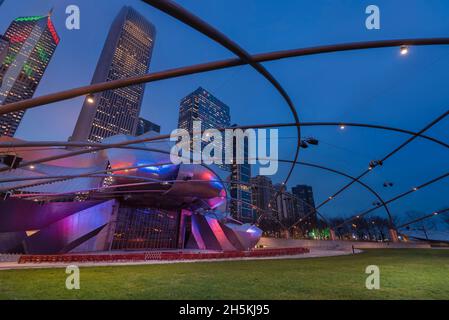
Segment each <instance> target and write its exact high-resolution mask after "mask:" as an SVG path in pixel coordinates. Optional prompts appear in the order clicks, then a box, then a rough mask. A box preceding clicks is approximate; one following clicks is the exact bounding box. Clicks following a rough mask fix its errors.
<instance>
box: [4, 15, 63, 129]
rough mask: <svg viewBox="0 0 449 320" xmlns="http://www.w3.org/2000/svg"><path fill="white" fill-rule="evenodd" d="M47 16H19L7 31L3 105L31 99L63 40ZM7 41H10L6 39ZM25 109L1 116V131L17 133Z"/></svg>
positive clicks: (5, 37)
mask: <svg viewBox="0 0 449 320" xmlns="http://www.w3.org/2000/svg"><path fill="white" fill-rule="evenodd" d="M50 17H51V11H50V12H49V14H48V15H45V16H32V17H20V18H17V19H15V20H14V21H13V22H12V23H11V24H10V26H9V27H8V29H7V30H6V32H5V35H4V38H3V39H2V40H0V42H3V44H2V45H0V46H2V47H3V50H0V56H3V59H2V60H0V108H1V106H2V105H5V104H8V103H13V102H17V101H21V100H26V99H30V98H32V97H33V95H34V92H35V91H36V89H37V86H38V85H39V82H40V81H41V79H42V77H43V75H44V72H45V70H46V68H47V66H48V64H49V62H50V60H51V58H52V56H53V54H54V52H55V50H56V47H57V46H58V44H59V36H58V34H57V33H56V30H55V27H54V25H53V23H52V21H51V18H50ZM6 41H7V43H6ZM24 113H25V111H18V112H11V113H8V114H4V115H1V116H0V135H6V136H13V135H14V134H15V132H16V130H17V127H18V126H19V124H20V121H21V120H22V118H23V115H24Z"/></svg>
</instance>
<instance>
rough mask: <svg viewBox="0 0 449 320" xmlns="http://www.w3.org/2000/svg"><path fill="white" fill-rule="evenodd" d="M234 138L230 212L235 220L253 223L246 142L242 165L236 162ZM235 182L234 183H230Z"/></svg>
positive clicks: (253, 213)
mask: <svg viewBox="0 0 449 320" xmlns="http://www.w3.org/2000/svg"><path fill="white" fill-rule="evenodd" d="M235 140H236V138H235V137H234V141H233V144H234V148H233V157H234V158H233V161H232V164H231V165H230V169H231V177H230V179H231V183H230V186H229V187H230V195H231V202H230V206H229V207H230V211H231V216H232V217H234V218H235V219H237V220H239V221H242V222H246V223H254V222H255V221H256V211H255V210H253V205H252V197H251V193H252V192H251V165H250V164H249V163H248V141H245V143H244V145H243V146H241V147H242V148H243V157H244V159H243V163H238V162H237V154H238V153H237V143H236V141H235ZM232 181H235V183H232Z"/></svg>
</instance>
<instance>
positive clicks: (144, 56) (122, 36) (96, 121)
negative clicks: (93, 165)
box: [70, 6, 156, 142]
mask: <svg viewBox="0 0 449 320" xmlns="http://www.w3.org/2000/svg"><path fill="white" fill-rule="evenodd" d="M155 36H156V29H155V27H154V26H153V25H152V24H151V23H150V22H149V21H148V20H147V19H146V18H145V17H143V16H142V15H141V14H139V13H138V12H137V11H136V10H134V9H133V8H131V7H129V6H125V7H123V8H122V9H121V11H120V12H119V14H118V15H117V17H116V18H115V20H114V22H113V23H112V26H111V28H110V30H109V34H108V37H107V39H106V42H105V45H104V47H103V51H102V52H101V55H100V59H99V61H98V64H97V67H96V69H95V73H94V76H93V79H92V84H94V83H100V82H107V81H113V80H118V79H124V78H129V77H134V76H140V75H144V74H146V73H148V70H149V66H150V61H151V56H152V52H153V47H154V41H155ZM144 91H145V85H144V84H140V85H134V86H128V87H124V88H120V89H116V90H109V91H104V92H100V93H96V94H94V95H91V96H88V97H87V98H86V100H85V101H84V104H83V107H82V109H81V113H80V116H79V118H78V121H77V123H76V126H75V130H74V132H73V135H72V137H71V139H70V140H72V141H86V140H87V141H91V142H100V141H102V140H103V139H104V138H107V137H110V136H113V135H116V134H127V135H135V133H136V130H137V126H138V121H139V113H140V108H141V105H142V99H143V95H144Z"/></svg>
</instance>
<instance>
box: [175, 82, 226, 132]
mask: <svg viewBox="0 0 449 320" xmlns="http://www.w3.org/2000/svg"><path fill="white" fill-rule="evenodd" d="M193 121H201V122H202V128H201V129H202V130H206V129H218V128H223V127H229V125H230V124H231V116H230V112H229V107H228V106H227V105H226V104H224V103H223V102H221V101H220V100H218V99H217V98H216V97H214V96H213V95H212V94H210V93H209V92H207V91H206V90H205V89H203V88H201V87H199V88H198V89H196V90H195V91H193V92H192V93H191V94H189V95H188V96H186V97H185V98H183V99H182V100H181V106H180V108H179V120H178V127H179V128H180V129H185V130H187V131H189V132H192V131H193Z"/></svg>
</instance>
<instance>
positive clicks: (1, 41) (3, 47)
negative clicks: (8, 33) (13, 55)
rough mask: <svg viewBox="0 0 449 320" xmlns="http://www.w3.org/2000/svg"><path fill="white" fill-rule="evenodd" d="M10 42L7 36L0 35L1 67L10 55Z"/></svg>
mask: <svg viewBox="0 0 449 320" xmlns="http://www.w3.org/2000/svg"><path fill="white" fill-rule="evenodd" d="M8 48H9V40H8V38H6V37H5V36H2V35H0V66H1V65H2V64H3V60H4V59H5V58H6V55H7V54H8Z"/></svg>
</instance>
